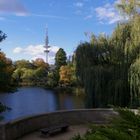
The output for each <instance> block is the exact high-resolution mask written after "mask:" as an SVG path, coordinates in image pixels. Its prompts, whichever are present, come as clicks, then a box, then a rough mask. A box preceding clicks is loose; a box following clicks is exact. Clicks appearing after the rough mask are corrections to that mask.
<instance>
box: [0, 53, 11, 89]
mask: <svg viewBox="0 0 140 140" xmlns="http://www.w3.org/2000/svg"><path fill="white" fill-rule="evenodd" d="M13 70H14V68H13V65H12V61H11V60H10V59H8V58H6V56H5V54H4V53H3V52H0V90H7V89H9V88H10V84H11V80H12V73H13Z"/></svg>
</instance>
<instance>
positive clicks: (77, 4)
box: [74, 2, 84, 8]
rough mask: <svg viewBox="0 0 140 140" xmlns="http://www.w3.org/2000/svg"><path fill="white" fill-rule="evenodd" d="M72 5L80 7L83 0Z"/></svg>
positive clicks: (82, 4)
mask: <svg viewBox="0 0 140 140" xmlns="http://www.w3.org/2000/svg"><path fill="white" fill-rule="evenodd" d="M74 5H75V6H76V7H79V8H82V7H83V6H84V3H83V2H77V3H74Z"/></svg>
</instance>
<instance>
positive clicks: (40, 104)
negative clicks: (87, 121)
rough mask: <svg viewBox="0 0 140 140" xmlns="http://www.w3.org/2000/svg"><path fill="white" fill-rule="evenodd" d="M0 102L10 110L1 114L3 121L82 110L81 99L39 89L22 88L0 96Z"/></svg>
mask: <svg viewBox="0 0 140 140" xmlns="http://www.w3.org/2000/svg"><path fill="white" fill-rule="evenodd" d="M0 102H2V103H3V104H5V105H7V106H8V107H11V108H12V110H10V111H6V112H4V113H1V115H3V116H4V119H5V120H13V119H16V118H19V117H24V116H27V115H34V114H40V113H45V112H53V111H56V110H70V109H79V108H84V103H83V99H82V98H80V97H77V96H75V95H73V94H70V93H67V94H61V93H59V94H58V93H55V92H54V91H52V90H46V89H43V88H39V87H22V88H19V89H18V91H16V92H15V93H11V94H10V93H4V94H0Z"/></svg>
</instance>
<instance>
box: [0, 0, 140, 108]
mask: <svg viewBox="0 0 140 140" xmlns="http://www.w3.org/2000/svg"><path fill="white" fill-rule="evenodd" d="M116 7H117V8H118V10H119V11H120V12H121V13H122V15H123V16H124V19H127V21H126V20H125V22H120V23H118V25H117V26H116V28H115V29H114V31H113V33H112V34H111V35H110V36H107V35H105V34H100V35H98V36H95V35H94V34H92V35H91V37H90V41H89V42H82V43H80V44H79V45H78V47H77V49H76V50H75V52H74V54H73V56H72V57H71V59H69V60H68V59H67V54H66V52H65V51H64V50H63V49H62V48H60V49H59V50H58V51H57V53H56V56H55V64H54V65H53V66H52V65H49V64H47V63H45V62H44V60H43V59H41V58H38V59H36V60H34V61H28V60H17V61H15V62H12V60H11V59H9V58H7V57H6V55H5V54H4V52H2V51H1V50H0V91H6V90H9V89H10V88H11V87H13V86H41V87H45V88H52V89H54V88H56V87H61V88H62V87H63V88H64V87H65V88H68V87H70V88H71V87H80V88H83V89H84V90H83V91H84V92H85V95H86V107H108V106H109V105H115V106H121V107H125V106H128V107H138V106H139V105H140V24H139V23H140V13H139V11H140V9H139V7H140V2H139V0H130V1H126V0H121V3H119V4H117V6H116ZM6 37H7V36H6V34H4V33H3V32H2V31H0V42H1V41H3V40H4V39H6ZM80 91H81V90H80Z"/></svg>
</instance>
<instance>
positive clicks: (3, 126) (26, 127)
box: [0, 109, 116, 140]
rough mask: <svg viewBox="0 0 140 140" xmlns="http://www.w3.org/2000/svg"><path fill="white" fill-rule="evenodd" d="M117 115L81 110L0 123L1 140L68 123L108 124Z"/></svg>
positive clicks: (103, 110) (12, 139)
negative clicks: (109, 119)
mask: <svg viewBox="0 0 140 140" xmlns="http://www.w3.org/2000/svg"><path fill="white" fill-rule="evenodd" d="M115 114H116V113H114V112H113V110H112V109H80V110H71V111H57V112H53V113H45V114H40V115H36V116H28V117H26V118H20V119H16V120H13V121H9V122H0V140H14V139H16V138H19V137H21V136H23V135H25V134H28V133H31V132H33V131H35V130H39V129H40V128H44V127H49V126H53V125H57V124H60V123H67V124H69V125H77V124H84V123H86V124H87V123H91V122H93V123H96V124H97V123H107V122H108V121H107V118H110V117H111V116H112V115H115Z"/></svg>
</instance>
